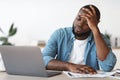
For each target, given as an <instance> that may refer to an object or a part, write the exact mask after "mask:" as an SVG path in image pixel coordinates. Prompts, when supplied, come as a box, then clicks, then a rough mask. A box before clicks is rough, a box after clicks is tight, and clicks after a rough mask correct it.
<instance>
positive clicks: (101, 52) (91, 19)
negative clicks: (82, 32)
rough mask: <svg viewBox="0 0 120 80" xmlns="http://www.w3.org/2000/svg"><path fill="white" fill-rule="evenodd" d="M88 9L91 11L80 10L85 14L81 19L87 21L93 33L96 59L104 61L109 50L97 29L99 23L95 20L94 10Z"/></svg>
mask: <svg viewBox="0 0 120 80" xmlns="http://www.w3.org/2000/svg"><path fill="white" fill-rule="evenodd" d="M90 8H91V9H92V11H90V10H89V9H86V8H83V9H82V10H83V11H86V12H87V13H86V14H84V15H82V17H84V18H85V19H86V20H87V23H88V26H89V28H90V29H91V31H92V32H93V35H94V40H95V44H96V49H97V57H98V59H99V60H101V61H104V60H105V59H106V57H107V55H108V53H109V51H110V49H109V47H108V46H107V44H106V43H105V41H104V39H103V38H102V36H101V34H100V31H99V29H98V23H99V21H98V20H97V15H96V12H95V9H94V8H93V7H92V6H90Z"/></svg>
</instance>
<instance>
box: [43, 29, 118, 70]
mask: <svg viewBox="0 0 120 80" xmlns="http://www.w3.org/2000/svg"><path fill="white" fill-rule="evenodd" d="M101 35H102V34H101ZM102 36H103V39H104V40H105V42H106V44H107V45H108V47H110V49H111V45H110V41H109V40H108V39H107V38H106V37H105V36H104V35H102ZM74 40H75V36H74V34H73V33H72V27H66V28H60V29H58V30H56V31H55V32H54V33H53V34H52V35H51V37H50V39H49V40H48V42H47V44H46V46H45V48H44V49H43V51H42V53H43V59H44V62H45V65H46V66H47V64H48V63H49V61H50V60H52V59H57V60H61V61H65V62H68V61H69V58H70V54H71V51H72V48H73V44H74ZM101 48H102V47H101ZM103 50H104V49H103ZM84 62H85V64H86V65H88V66H91V67H92V68H94V69H95V70H99V66H100V67H101V68H102V70H104V71H111V70H112V69H113V68H114V65H115V64H116V56H115V55H114V53H113V52H112V49H111V50H110V52H109V54H108V55H107V57H106V59H105V60H104V61H101V60H99V59H98V57H97V54H96V45H95V42H94V38H93V34H92V33H91V34H90V36H89V37H88V41H87V45H86V48H85V53H84Z"/></svg>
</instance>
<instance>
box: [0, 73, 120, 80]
mask: <svg viewBox="0 0 120 80" xmlns="http://www.w3.org/2000/svg"><path fill="white" fill-rule="evenodd" d="M0 80H119V79H115V78H109V77H107V78H76V79H72V78H69V77H68V76H66V75H65V74H60V75H57V76H53V77H48V78H44V77H32V76H19V75H8V74H7V73H6V72H0Z"/></svg>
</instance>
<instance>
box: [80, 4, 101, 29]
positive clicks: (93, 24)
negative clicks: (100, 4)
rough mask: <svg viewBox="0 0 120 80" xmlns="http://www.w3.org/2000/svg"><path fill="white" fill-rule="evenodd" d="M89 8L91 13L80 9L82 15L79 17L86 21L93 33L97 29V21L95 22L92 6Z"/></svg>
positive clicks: (95, 17)
mask: <svg viewBox="0 0 120 80" xmlns="http://www.w3.org/2000/svg"><path fill="white" fill-rule="evenodd" d="M90 8H91V10H92V11H90V10H89V9H87V8H82V9H81V10H82V12H83V14H82V15H81V17H83V18H85V19H86V21H87V24H88V26H89V28H90V29H91V30H92V31H94V30H95V29H97V26H98V23H99V21H98V20H97V15H96V12H95V9H94V8H93V7H92V6H90Z"/></svg>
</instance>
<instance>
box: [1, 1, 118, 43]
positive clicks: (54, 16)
mask: <svg viewBox="0 0 120 80" xmlns="http://www.w3.org/2000/svg"><path fill="white" fill-rule="evenodd" d="M119 3H120V0H0V28H2V29H3V31H4V32H7V31H8V29H9V27H10V25H11V24H12V23H14V24H15V27H17V28H18V32H17V34H16V35H15V36H13V37H11V38H10V42H12V43H14V44H15V45H30V44H36V43H37V42H38V41H45V42H46V41H47V40H48V39H49V37H50V35H51V34H52V33H53V31H55V30H56V29H58V28H60V27H66V26H67V27H68V26H71V25H72V23H73V21H74V18H75V17H76V15H77V13H78V11H79V9H80V8H81V7H82V6H84V5H86V4H94V5H96V6H97V7H98V8H99V9H100V11H101V21H100V23H99V28H100V30H101V32H102V33H106V32H107V33H108V34H110V35H111V40H112V44H113V45H114V40H115V37H117V38H118V45H120V39H119V37H120V32H119V30H120V22H119V19H120V16H119V15H120V9H119V7H120V5H119ZM2 35H3V34H2V33H0V36H2ZM4 35H5V34H4Z"/></svg>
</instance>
